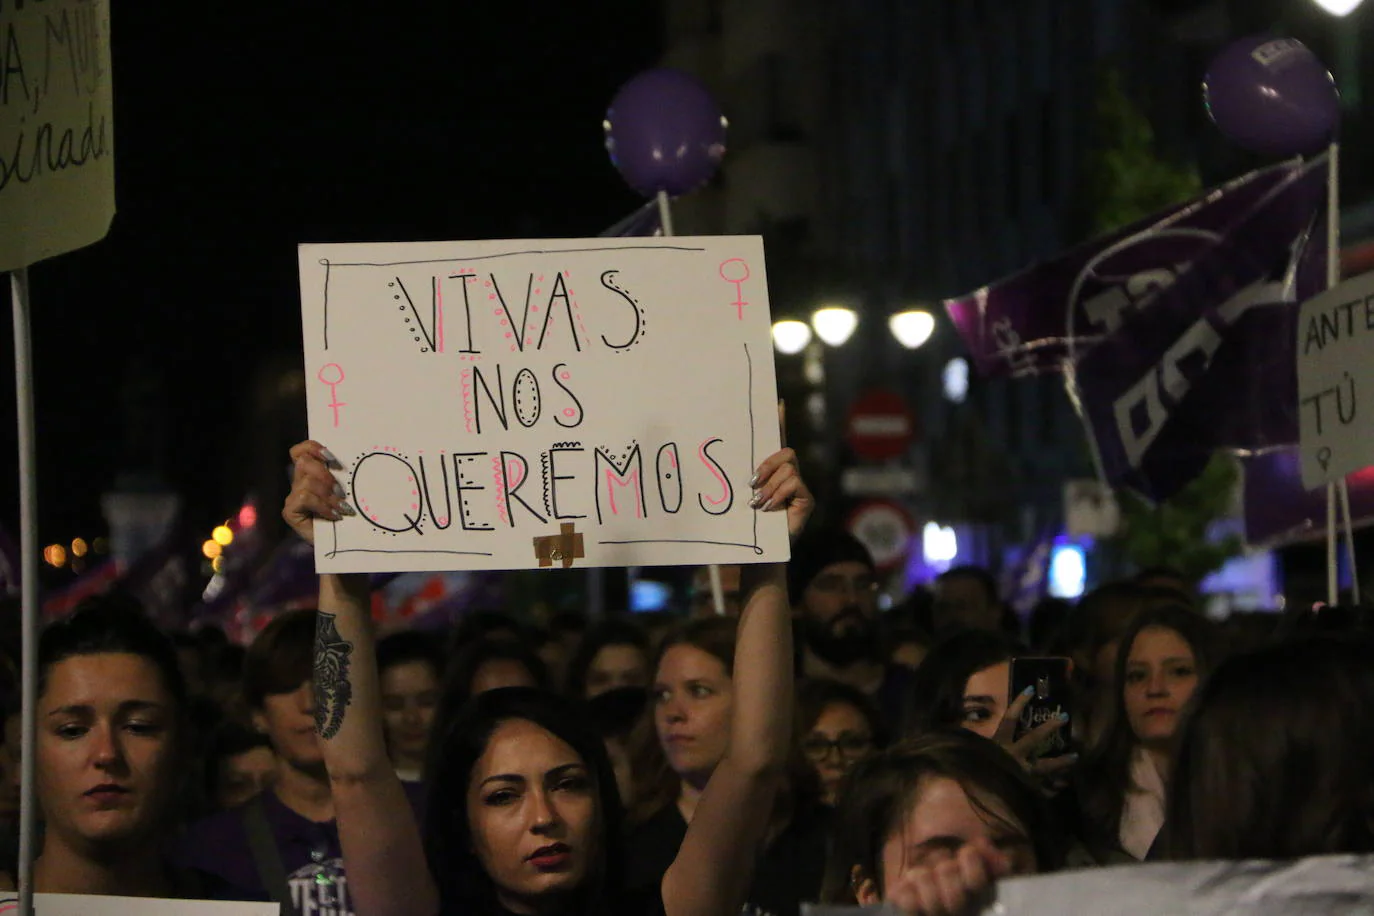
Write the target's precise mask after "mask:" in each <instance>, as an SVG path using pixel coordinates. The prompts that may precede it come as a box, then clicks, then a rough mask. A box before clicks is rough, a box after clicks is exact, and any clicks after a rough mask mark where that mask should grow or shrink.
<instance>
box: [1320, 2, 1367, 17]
mask: <svg viewBox="0 0 1374 916" xmlns="http://www.w3.org/2000/svg"><path fill="white" fill-rule="evenodd" d="M1312 2H1313V3H1315V4H1317V6H1320V7H1321V8H1322V9H1324V10H1326V11H1327V12H1328V13H1330V14H1331V15H1332V16H1345V15H1347V14H1348V13H1350V12H1352V11H1353V10H1354V9H1355V7H1357V6H1359V5H1360V4H1361V3H1363V2H1364V0H1312Z"/></svg>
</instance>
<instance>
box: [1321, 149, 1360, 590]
mask: <svg viewBox="0 0 1374 916" xmlns="http://www.w3.org/2000/svg"><path fill="white" fill-rule="evenodd" d="M1326 158H1327V176H1326V288H1327V289H1335V288H1336V287H1337V286H1338V285H1339V284H1340V282H1341V145H1340V144H1339V143H1332V144H1331V148H1330V149H1329V150H1328V151H1327V154H1326ZM1336 490H1337V485H1336V483H1335V482H1334V481H1333V482H1331V483H1328V484H1327V485H1326V599H1327V603H1329V604H1337V603H1339V599H1340V591H1339V585H1338V582H1337V576H1336V566H1337V562H1338V560H1337V556H1336V526H1337V524H1338V521H1337V518H1336ZM1341 490H1342V492H1344V490H1345V482H1344V480H1342V481H1341ZM1347 511H1348V510H1347ZM1350 551H1351V554H1352V559H1353V555H1354V551H1355V546H1354V544H1353V543H1351V544H1350ZM1352 566H1353V564H1352ZM1352 571H1353V570H1352Z"/></svg>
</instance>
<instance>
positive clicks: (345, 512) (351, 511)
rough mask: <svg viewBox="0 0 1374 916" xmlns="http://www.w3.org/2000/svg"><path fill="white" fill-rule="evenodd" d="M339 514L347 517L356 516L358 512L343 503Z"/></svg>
mask: <svg viewBox="0 0 1374 916" xmlns="http://www.w3.org/2000/svg"><path fill="white" fill-rule="evenodd" d="M339 512H340V513H342V514H343V515H348V516H353V515H357V514H358V510H357V509H354V508H353V507H352V506H350V505H348V504H346V503H345V504H344V505H342V506H340V507H339Z"/></svg>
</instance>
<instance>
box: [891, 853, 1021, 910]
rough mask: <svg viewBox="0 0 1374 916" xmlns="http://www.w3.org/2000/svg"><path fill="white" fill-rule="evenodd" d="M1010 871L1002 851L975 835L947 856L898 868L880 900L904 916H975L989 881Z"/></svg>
mask: <svg viewBox="0 0 1374 916" xmlns="http://www.w3.org/2000/svg"><path fill="white" fill-rule="evenodd" d="M1010 873H1011V863H1010V861H1009V860H1008V859H1007V857H1006V855H1005V854H1004V853H1002V851H1001V850H999V849H998V848H997V847H996V846H994V845H993V844H992V843H991V842H990V841H989V840H987V839H985V838H982V837H979V838H978V839H975V840H972V841H970V842H968V843H965V844H964V845H963V846H961V847H960V848H959V850H958V852H955V853H953V854H952V855H950V857H949V858H947V859H944V860H942V861H939V862H936V863H933V864H928V865H916V866H913V867H911V868H908V869H906V870H904V871H902V872H901V873H900V874H898V875H897V876H896V877H895V878H894V879H892V880H891V881H889V882H888V885H887V896H886V898H885V899H884V901H883V902H884V903H885V904H886V905H887V906H888V907H889V908H891V909H895V910H897V911H899V912H901V913H904V914H906V916H976V914H977V913H979V912H981V911H982V909H983V907H984V906H985V905H986V904H987V902H988V898H989V891H990V889H991V887H992V884H993V882H994V881H996V880H997V879H998V878H1003V877H1006V876H1007V875H1008V874H1010Z"/></svg>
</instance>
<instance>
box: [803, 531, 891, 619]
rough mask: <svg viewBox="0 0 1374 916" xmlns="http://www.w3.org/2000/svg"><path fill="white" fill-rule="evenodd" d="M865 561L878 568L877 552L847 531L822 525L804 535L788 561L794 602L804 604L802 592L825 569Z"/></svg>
mask: <svg viewBox="0 0 1374 916" xmlns="http://www.w3.org/2000/svg"><path fill="white" fill-rule="evenodd" d="M850 562H852V563H862V564H863V565H864V566H867V567H868V568H869V570H870V571H872V570H873V569H874V565H873V555H872V554H871V553H869V550H868V548H867V547H865V546H864V545H863V542H862V541H860V540H859V539H858V538H856V537H854V535H852V534H850V533H848V532H847V531H841V530H838V529H824V528H818V529H815V530H812V531H808V532H807V533H806V534H804V535H802V537H801V539H800V540H798V541H797V543H796V544H794V545H793V547H792V559H790V560H789V561H788V562H787V593H788V595H789V596H791V600H792V603H793V604H795V605H800V604H801V601H802V595H803V594H804V593H805V592H806V587H807V586H808V585H810V584H811V580H812V579H814V578H816V577H817V576H818V575H820V574H821V570H823V569H825V568H826V567H827V566H833V565H834V564H836V563H850Z"/></svg>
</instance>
